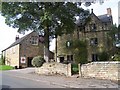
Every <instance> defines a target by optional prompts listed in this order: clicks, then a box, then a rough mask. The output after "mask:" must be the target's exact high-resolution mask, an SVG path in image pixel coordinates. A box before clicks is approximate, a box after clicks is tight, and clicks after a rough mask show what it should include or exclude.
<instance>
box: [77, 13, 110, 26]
mask: <svg viewBox="0 0 120 90" xmlns="http://www.w3.org/2000/svg"><path fill="white" fill-rule="evenodd" d="M92 14H93V15H94V16H96V15H95V14H94V13H91V15H92ZM96 17H97V18H98V19H99V20H100V21H101V22H103V23H109V22H112V15H108V14H104V15H99V16H96ZM75 23H76V24H77V26H79V25H80V20H79V19H78V20H77V21H76V22H75Z"/></svg>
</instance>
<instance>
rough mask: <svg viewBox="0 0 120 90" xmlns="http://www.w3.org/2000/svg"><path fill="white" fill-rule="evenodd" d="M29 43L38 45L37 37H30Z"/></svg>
mask: <svg viewBox="0 0 120 90" xmlns="http://www.w3.org/2000/svg"><path fill="white" fill-rule="evenodd" d="M30 43H31V44H32V45H38V37H37V36H32V37H31V38H30Z"/></svg>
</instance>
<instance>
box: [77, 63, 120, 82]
mask: <svg viewBox="0 0 120 90" xmlns="http://www.w3.org/2000/svg"><path fill="white" fill-rule="evenodd" d="M119 73H120V62H118V61H115V62H113V61H108V62H92V63H88V64H84V65H82V66H81V67H80V65H79V75H80V76H82V77H85V78H86V77H93V78H99V79H109V80H120V74H119Z"/></svg>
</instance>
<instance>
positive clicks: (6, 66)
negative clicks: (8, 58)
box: [0, 65, 14, 71]
mask: <svg viewBox="0 0 120 90" xmlns="http://www.w3.org/2000/svg"><path fill="white" fill-rule="evenodd" d="M12 69H14V68H13V67H12V66H8V65H0V71H1V70H12Z"/></svg>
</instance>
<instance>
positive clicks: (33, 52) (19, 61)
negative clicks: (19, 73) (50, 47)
mask: <svg viewBox="0 0 120 90" xmlns="http://www.w3.org/2000/svg"><path fill="white" fill-rule="evenodd" d="M39 38H40V37H39V34H38V33H37V32H35V31H33V32H31V33H30V34H28V35H26V36H24V37H22V38H19V37H18V36H17V37H16V41H15V42H14V43H13V44H11V45H10V46H9V47H8V48H6V49H5V50H3V51H2V54H3V56H4V57H5V64H6V65H10V66H17V67H20V66H21V67H31V66H32V64H31V60H32V59H33V58H34V57H35V56H38V55H40V56H43V57H44V44H43V43H42V42H40V40H39ZM49 53H50V54H49V55H50V59H53V57H54V54H53V53H52V52H51V51H49Z"/></svg>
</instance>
